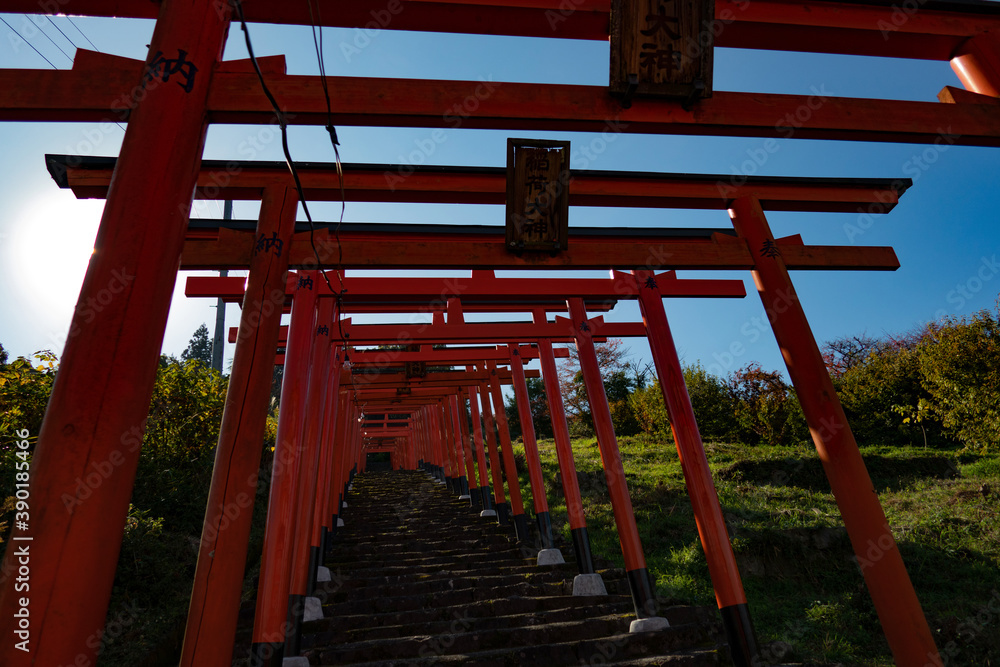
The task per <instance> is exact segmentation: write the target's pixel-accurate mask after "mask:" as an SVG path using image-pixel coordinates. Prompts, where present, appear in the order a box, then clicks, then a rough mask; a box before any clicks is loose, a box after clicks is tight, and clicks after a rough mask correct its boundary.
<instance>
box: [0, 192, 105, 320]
mask: <svg viewBox="0 0 1000 667" xmlns="http://www.w3.org/2000/svg"><path fill="white" fill-rule="evenodd" d="M103 208H104V202H103V201H99V200H77V199H74V198H73V196H72V195H70V194H69V193H64V192H59V193H55V194H49V195H45V196H38V197H35V198H34V199H32V200H31V201H29V202H28V203H27V204H26V205H25V206H24V207H23V208H21V209H20V210H19V211H17V212H16V213H15V219H14V224H13V225H12V233H11V236H12V242H11V244H10V250H11V252H12V253H13V255H14V256H13V258H12V259H13V261H12V262H9V263H6V265H7V267H9V268H8V269H7V270H8V271H10V270H11V268H12V269H13V275H9V276H8V284H11V285H14V286H15V289H16V294H17V295H18V296H19V297H20V298H22V299H23V300H24V307H25V308H26V309H29V311H30V312H31V313H32V319H34V320H35V321H37V322H39V323H40V324H42V325H43V326H45V327H47V328H50V329H51V328H59V327H67V326H68V325H69V321H70V316H71V314H72V312H73V308H74V307H75V306H76V300H77V297H78V296H79V294H80V285H81V284H82V283H83V277H84V275H85V274H86V271H87V264H88V262H89V261H90V256H91V254H92V253H93V249H94V239H95V237H96V236H97V227H98V225H99V223H100V220H101V211H102V210H103Z"/></svg>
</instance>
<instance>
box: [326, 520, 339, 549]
mask: <svg viewBox="0 0 1000 667" xmlns="http://www.w3.org/2000/svg"><path fill="white" fill-rule="evenodd" d="M339 519H340V513H339V512H338V513H336V514H334V515H333V519H332V520H331V522H330V525H331V526H333V528H331V529H330V532H329V533H327V535H329V536H330V546H329V548H328V549H327V553H329V552H331V551H333V538H335V537H336V536H337V531H338V530H339V527H338V526H337V524H338V523H340V521H339Z"/></svg>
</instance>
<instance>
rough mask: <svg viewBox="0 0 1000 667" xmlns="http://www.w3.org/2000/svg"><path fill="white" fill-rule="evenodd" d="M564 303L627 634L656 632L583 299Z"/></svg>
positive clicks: (653, 604) (653, 607) (651, 599)
mask: <svg viewBox="0 0 1000 667" xmlns="http://www.w3.org/2000/svg"><path fill="white" fill-rule="evenodd" d="M567 303H568V304H569V313H570V321H567V320H565V319H564V318H557V321H563V322H567V324H568V325H569V326H571V327H572V331H573V335H574V336H575V337H576V347H577V352H578V356H579V358H580V370H581V371H582V372H583V380H584V384H585V386H586V389H587V400H588V402H589V403H590V412H591V414H592V415H593V418H594V430H595V431H596V433H597V445H598V447H599V448H600V450H601V463H602V464H603V465H604V477H605V479H606V480H607V482H608V494H609V495H610V496H611V509H612V511H613V512H614V515H615V525H616V526H617V527H618V538H619V539H620V540H621V545H622V555H623V556H624V559H625V573H626V575H627V576H628V583H629V588H630V589H631V590H632V601H633V602H634V603H635V614H636V616H637V617H638V620H636V621H633V622H632V626H631V628H630V630H631V631H633V632H635V631H640V630H654V629H659V628H661V627H665V626H666V624H667V622H666V620H665V619H663V618H660V617H659V616H658V615H657V613H656V612H657V605H656V599H655V596H654V594H653V587H652V582H651V581H650V579H649V571H648V570H647V569H646V557H645V555H644V554H643V551H642V542H641V541H640V539H639V529H638V527H637V526H636V523H635V513H634V512H633V510H632V498H631V497H630V496H629V493H628V485H627V484H626V481H625V469H624V468H623V467H622V459H621V454H620V453H619V451H618V439H617V438H616V437H615V428H614V425H613V423H612V421H611V409H610V408H609V407H608V397H607V395H606V394H605V393H604V380H603V379H602V378H601V369H600V365H599V364H598V361H597V352H596V350H595V349H594V340H593V337H592V335H591V330H592V326H591V323H590V321H589V320H588V319H587V309H586V307H585V306H584V303H583V300H582V299H570V300H569V301H568V302H567Z"/></svg>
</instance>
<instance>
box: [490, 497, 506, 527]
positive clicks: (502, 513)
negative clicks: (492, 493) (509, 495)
mask: <svg viewBox="0 0 1000 667" xmlns="http://www.w3.org/2000/svg"><path fill="white" fill-rule="evenodd" d="M493 509H495V510H496V511H497V523H499V524H500V525H501V526H509V525H510V505H508V504H507V503H497V504H496V507H494V508H493Z"/></svg>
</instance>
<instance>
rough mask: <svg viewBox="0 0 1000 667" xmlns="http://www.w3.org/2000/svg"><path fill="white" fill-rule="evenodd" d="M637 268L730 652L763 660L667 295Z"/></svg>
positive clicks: (745, 660)
mask: <svg viewBox="0 0 1000 667" xmlns="http://www.w3.org/2000/svg"><path fill="white" fill-rule="evenodd" d="M633 273H634V274H635V278H636V283H637V284H638V285H639V309H640V310H641V311H642V319H643V322H645V323H646V329H647V331H648V332H649V335H648V338H649V349H650V351H651V352H652V354H653V363H654V364H655V365H656V374H657V376H658V377H659V380H660V390H661V391H662V392H663V400H664V403H665V404H666V406H667V415H668V416H669V418H670V428H671V430H672V431H673V434H674V442H675V443H676V445H677V456H678V458H679V459H680V462H681V470H682V471H683V472H684V482H685V484H686V485H687V491H688V498H690V499H691V508H692V509H693V510H694V520H695V524H696V525H697V526H698V536H699V538H700V539H701V546H702V548H703V549H704V551H705V558H706V560H707V561H708V572H709V575H710V576H711V577H712V585H713V587H714V588H715V601H716V603H718V605H719V612H720V613H721V614H722V621H723V625H724V627H725V630H726V639H727V642H728V644H729V651H730V653H731V654H732V656H733V659H734V662H735V663H736V664H737V665H741V666H742V665H747V666H749V665H753V664H757V663H759V661H760V655H759V652H758V648H757V639H756V636H755V634H754V631H753V624H752V623H751V621H750V613H749V610H748V608H747V598H746V594H745V593H744V592H743V581H742V579H740V571H739V567H738V566H737V565H736V557H735V556H734V555H733V548H732V545H731V544H730V543H729V533H728V532H727V530H726V520H725V518H724V517H723V515H722V507H721V506H720V505H719V495H718V493H716V491H715V484H714V482H713V481H712V471H711V470H710V469H709V467H708V458H707V457H706V456H705V448H704V446H703V445H702V441H701V433H699V432H698V423H697V421H696V420H695V416H694V408H692V407H691V398H690V396H688V391H687V386H686V385H685V384H684V371H683V369H682V368H681V361H680V359H679V358H678V357H677V348H676V347H675V346H674V337H673V334H672V333H671V332H670V324H669V322H668V321H667V314H666V312H665V311H664V309H663V296H662V295H661V294H660V289H659V287H658V286H657V284H656V278H655V276H654V274H653V272H652V271H633Z"/></svg>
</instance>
